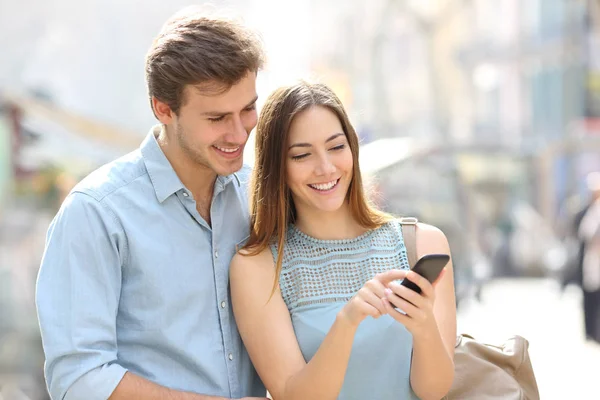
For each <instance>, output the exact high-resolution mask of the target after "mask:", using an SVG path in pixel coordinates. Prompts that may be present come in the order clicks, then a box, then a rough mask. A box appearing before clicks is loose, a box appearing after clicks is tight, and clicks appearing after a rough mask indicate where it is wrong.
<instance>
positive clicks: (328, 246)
mask: <svg viewBox="0 0 600 400" xmlns="http://www.w3.org/2000/svg"><path fill="white" fill-rule="evenodd" d="M271 251H272V253H273V255H274V257H275V259H277V246H276V245H272V246H271ZM393 268H397V269H408V268H409V266H408V259H407V255H406V248H405V247H404V241H403V239H402V230H401V226H400V223H399V222H398V221H392V222H389V223H387V224H385V225H383V226H382V227H380V228H378V229H375V230H372V231H369V232H367V233H365V234H363V235H361V236H359V237H357V238H354V239H348V240H319V239H315V238H313V237H310V236H308V235H306V234H304V233H302V232H301V231H300V230H298V228H296V227H295V226H294V225H290V227H289V229H288V232H287V238H286V243H285V251H284V255H283V265H282V270H281V275H280V284H279V285H280V288H281V294H282V296H283V300H284V301H285V303H286V305H287V307H288V309H289V311H290V315H291V318H292V324H293V326H294V331H295V333H296V338H297V339H298V344H299V345H300V349H301V351H302V354H303V355H304V359H305V360H306V361H307V362H308V361H310V359H311V358H312V357H313V356H314V354H315V353H316V352H317V350H318V348H319V346H320V345H321V343H322V341H323V339H324V338H325V336H326V335H327V333H328V332H329V329H330V328H331V326H332V324H333V322H334V321H335V318H336V315H337V313H338V312H339V311H340V309H341V308H342V307H343V306H344V304H345V303H346V302H347V301H348V300H350V298H352V296H354V294H355V293H356V292H358V290H359V289H360V288H361V287H362V286H363V285H364V284H365V283H366V282H367V281H368V280H369V279H371V278H372V277H373V276H375V275H376V274H378V273H380V272H385V271H388V270H390V269H393ZM411 354H412V336H411V334H410V333H409V332H408V331H407V330H406V328H404V326H403V325H402V324H400V323H398V322H396V321H395V320H394V319H392V318H391V317H390V316H388V315H384V316H383V317H381V318H378V319H373V318H370V317H369V318H367V319H365V320H364V321H363V322H362V323H361V325H360V326H359V328H358V330H357V332H356V336H355V338H354V343H353V347H352V353H351V356H350V361H349V363H348V369H347V370H346V376H345V378H344V385H343V387H342V390H341V392H340V395H339V397H338V399H339V400H350V399H357V400H358V399H360V400H366V399H373V400H392V399H393V400H403V399H417V396H416V395H415V394H414V392H413V391H412V389H411V386H410V379H409V377H410V363H411Z"/></svg>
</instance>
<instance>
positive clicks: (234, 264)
mask: <svg viewBox="0 0 600 400" xmlns="http://www.w3.org/2000/svg"><path fill="white" fill-rule="evenodd" d="M274 266H275V263H274V261H273V256H272V255H271V249H270V248H269V246H267V247H265V248H264V249H262V250H261V251H259V252H256V253H254V252H252V251H251V250H248V249H241V250H240V251H238V252H237V253H236V254H235V255H234V256H233V258H232V259H231V264H230V266H229V275H230V279H238V278H240V279H245V278H247V277H248V276H256V275H263V274H267V275H272V274H273V270H274Z"/></svg>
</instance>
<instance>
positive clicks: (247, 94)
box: [172, 72, 257, 176]
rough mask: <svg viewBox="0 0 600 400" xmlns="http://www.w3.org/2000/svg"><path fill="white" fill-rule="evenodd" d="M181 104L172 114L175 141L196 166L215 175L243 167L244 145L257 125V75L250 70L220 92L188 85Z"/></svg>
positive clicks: (229, 172)
mask: <svg viewBox="0 0 600 400" xmlns="http://www.w3.org/2000/svg"><path fill="white" fill-rule="evenodd" d="M184 99H185V101H184V104H183V105H182V107H181V108H180V110H179V115H176V116H174V117H173V123H172V127H173V128H174V129H173V130H174V134H175V137H174V139H175V141H174V142H175V143H177V144H178V146H179V148H180V150H181V152H182V153H183V154H184V155H185V156H186V157H187V158H188V159H189V160H190V161H191V162H193V163H195V164H196V165H197V166H201V167H205V168H207V169H210V170H212V171H213V172H215V173H216V174H217V175H222V176H225V175H229V174H232V173H234V172H236V171H239V170H240V169H241V168H242V164H243V154H244V146H245V144H246V141H247V140H248V135H249V134H250V132H251V131H252V129H254V127H255V126H256V121H257V114H256V99H257V95H256V74H255V73H254V72H249V73H248V74H247V75H246V76H245V77H244V78H243V79H242V80H241V81H240V82H238V83H237V84H235V85H233V86H232V87H231V88H229V90H227V91H225V92H222V93H217V94H215V93H213V94H211V93H210V91H206V90H205V91H201V90H199V89H198V88H197V87H195V86H192V85H188V86H186V87H185V89H184Z"/></svg>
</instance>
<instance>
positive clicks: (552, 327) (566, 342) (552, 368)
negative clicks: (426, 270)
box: [457, 278, 600, 400]
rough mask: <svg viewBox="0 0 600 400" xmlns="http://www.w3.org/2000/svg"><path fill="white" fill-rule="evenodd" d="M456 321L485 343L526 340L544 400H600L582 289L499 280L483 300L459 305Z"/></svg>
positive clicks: (598, 359)
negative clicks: (563, 289) (515, 336)
mask: <svg viewBox="0 0 600 400" xmlns="http://www.w3.org/2000/svg"><path fill="white" fill-rule="evenodd" d="M457 319H458V332H459V333H469V334H471V335H472V336H474V337H475V338H477V339H479V340H481V341H483V342H487V343H499V344H500V343H502V342H503V341H504V340H506V339H507V338H509V337H511V336H513V335H515V334H518V335H521V336H523V337H525V338H526V339H527V340H528V341H529V353H530V356H531V362H532V364H533V369H534V372H535V375H536V379H537V383H538V387H539V390H540V397H541V399H542V400H554V399H568V400H571V399H578V400H579V399H582V400H587V399H590V400H598V399H600V344H597V343H595V342H592V341H586V339H585V334H584V328H583V309H582V299H581V291H580V290H579V289H578V288H577V287H575V286H568V287H567V288H566V290H565V291H564V292H561V291H560V288H559V285H558V284H557V283H556V282H555V281H552V280H550V279H533V278H511V279H498V280H494V281H491V282H490V283H488V284H486V286H484V288H483V291H482V297H481V302H478V301H476V300H475V299H466V300H465V301H464V302H462V303H461V304H460V308H459V310H458V316H457Z"/></svg>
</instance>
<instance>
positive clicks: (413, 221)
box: [400, 217, 419, 225]
mask: <svg viewBox="0 0 600 400" xmlns="http://www.w3.org/2000/svg"><path fill="white" fill-rule="evenodd" d="M418 222H419V220H418V219H417V218H415V217H402V218H400V223H401V224H402V225H417V223H418Z"/></svg>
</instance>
